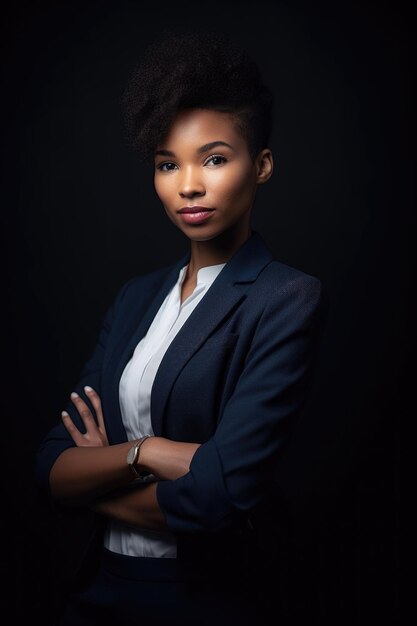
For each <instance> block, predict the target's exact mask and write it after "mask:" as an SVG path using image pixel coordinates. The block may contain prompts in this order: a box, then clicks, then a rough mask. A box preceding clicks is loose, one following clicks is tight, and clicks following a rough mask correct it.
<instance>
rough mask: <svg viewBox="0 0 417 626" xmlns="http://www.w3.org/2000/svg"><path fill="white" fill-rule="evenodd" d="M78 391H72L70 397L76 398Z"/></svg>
mask: <svg viewBox="0 0 417 626" xmlns="http://www.w3.org/2000/svg"><path fill="white" fill-rule="evenodd" d="M78 397H79V396H78V393H75V391H73V392H72V394H71V398H78Z"/></svg>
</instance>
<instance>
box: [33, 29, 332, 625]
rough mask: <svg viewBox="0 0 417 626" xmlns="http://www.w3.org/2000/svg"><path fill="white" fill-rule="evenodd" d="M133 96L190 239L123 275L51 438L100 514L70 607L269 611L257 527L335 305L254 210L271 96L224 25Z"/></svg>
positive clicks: (231, 616) (144, 616)
mask: <svg viewBox="0 0 417 626" xmlns="http://www.w3.org/2000/svg"><path fill="white" fill-rule="evenodd" d="M124 104H125V113H126V128H127V131H128V137H129V141H130V143H131V144H132V145H133V147H134V148H135V149H136V150H137V152H138V154H139V155H140V157H141V158H142V159H144V160H146V161H148V162H152V163H153V166H154V185H155V190H156V193H157V195H158V197H159V199H160V201H161V203H162V205H163V207H164V209H165V211H166V213H167V216H168V218H169V219H170V220H171V221H172V222H173V223H174V224H175V226H176V227H177V228H179V229H180V230H181V232H182V233H183V234H184V235H185V236H186V237H188V239H189V240H190V251H189V252H188V253H187V254H185V255H184V256H183V257H182V258H180V259H179V260H177V261H176V262H175V263H173V264H171V265H169V266H168V267H164V268H162V269H159V270H156V271H153V272H151V273H148V274H144V275H141V276H137V277H134V278H132V279H131V280H129V281H128V282H127V283H126V284H125V285H124V286H123V287H122V288H121V290H120V292H119V294H118V295H117V297H116V300H115V302H114V304H113V306H112V307H111V308H110V309H109V311H108V313H107V314H106V316H105V319H104V321H103V325H102V330H101V333H100V337H99V339H98V343H97V346H96V348H95V350H94V352H93V354H92V355H91V358H90V359H89V360H88V362H87V363H86V365H85V367H84V369H83V371H82V373H81V376H80V380H79V381H78V383H77V384H76V385H75V391H74V392H73V393H72V394H71V398H70V400H69V402H68V404H67V407H66V411H64V412H63V413H62V420H61V422H60V423H59V424H58V425H57V426H56V427H55V428H53V429H52V430H51V432H50V433H49V434H48V435H47V436H46V438H45V440H44V442H43V444H42V446H41V447H40V450H39V454H38V477H39V484H40V485H41V486H43V488H44V489H45V491H46V492H47V493H49V495H50V497H51V499H52V501H53V502H56V503H58V504H59V505H60V506H61V507H63V509H64V510H65V509H68V510H70V509H71V508H73V509H74V508H75V509H79V508H89V509H91V510H93V511H94V512H95V513H96V518H97V531H96V540H97V541H98V542H99V545H100V550H99V552H98V553H97V552H94V551H93V550H92V549H90V551H89V552H88V553H87V555H86V557H85V564H84V567H85V571H86V572H88V575H87V574H85V575H84V576H83V577H82V582H80V581H79V582H78V585H75V587H74V589H72V592H71V594H70V597H69V601H68V606H67V609H66V611H65V614H64V616H63V618H62V622H61V623H62V624H103V623H114V624H131V623H136V621H137V622H138V623H139V624H177V623H178V624H195V623H196V622H199V623H201V624H206V623H207V624H208V623H212V622H213V620H215V621H216V622H217V623H220V624H223V623H225V624H226V623H228V624H234V623H236V624H243V623H249V622H251V623H253V620H254V619H256V617H258V623H259V615H258V614H257V610H258V608H259V607H257V604H256V593H254V592H253V593H252V592H251V590H252V589H254V588H255V587H256V584H255V583H256V582H257V580H256V579H257V576H258V575H259V572H256V570H255V571H253V564H254V562H255V561H254V560H253V556H254V543H253V541H252V540H251V537H252V536H254V533H255V534H256V529H257V524H258V522H257V520H259V519H261V517H262V516H260V517H259V515H258V517H257V512H259V511H262V510H267V508H268V503H271V502H273V501H274V494H275V491H274V480H273V479H274V468H275V466H276V463H277V461H278V460H279V459H280V458H281V456H282V453H283V450H284V448H285V445H286V443H287V441H288V437H289V434H290V430H291V428H292V426H293V424H294V421H295V419H296V417H297V415H298V414H299V411H300V408H301V406H302V404H303V402H304V399H305V395H306V391H307V387H308V382H309V380H310V374H311V371H312V364H313V361H314V355H315V346H316V344H317V338H318V336H319V333H318V330H319V326H320V321H321V320H322V315H321V313H322V312H323V306H322V305H323V295H322V287H321V282H320V280H319V279H318V278H316V277H313V276H310V275H308V274H306V273H304V272H302V271H301V270H298V269H295V268H292V267H289V266H288V265H285V264H283V263H281V262H279V261H278V260H275V259H274V258H273V255H272V253H271V252H270V250H269V249H268V247H267V245H266V243H265V241H264V240H263V238H262V237H261V235H260V234H259V233H257V232H256V231H254V230H253V229H252V228H251V225H250V219H251V211H252V207H253V204H254V201H255V196H256V191H257V188H258V185H261V184H264V183H266V182H267V181H268V180H269V178H270V177H271V175H272V171H273V158H272V153H271V150H270V149H269V148H268V143H269V138H270V133H271V127H272V119H273V97H272V94H271V92H270V90H269V89H268V88H267V87H266V86H265V85H264V84H263V82H262V79H261V76H260V72H259V69H258V67H257V66H256V64H255V63H254V62H253V61H252V60H251V59H250V58H248V56H247V55H246V54H245V53H244V52H243V51H241V50H240V49H238V48H237V47H236V46H235V45H234V44H233V43H231V42H230V41H228V40H227V39H226V38H225V37H222V36H216V35H214V34H212V33H207V34H201V33H200V34H197V35H195V36H193V35H183V36H180V35H172V34H167V35H165V36H164V38H163V39H161V40H158V41H157V42H155V43H154V44H152V45H150V46H149V47H148V49H147V51H146V53H145V55H144V56H143V58H142V60H141V63H140V64H139V66H138V68H137V69H136V71H135V73H134V74H133V76H132V78H131V80H130V82H129V85H128V87H127V89H126V92H125V99H124ZM255 560H256V559H255ZM87 563H88V564H89V567H87V565H86V564H87ZM80 580H81V579H80Z"/></svg>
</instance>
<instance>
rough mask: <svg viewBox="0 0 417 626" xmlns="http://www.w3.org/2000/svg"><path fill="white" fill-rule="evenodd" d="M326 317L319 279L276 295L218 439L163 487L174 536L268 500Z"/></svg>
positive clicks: (227, 521)
mask: <svg viewBox="0 0 417 626" xmlns="http://www.w3.org/2000/svg"><path fill="white" fill-rule="evenodd" d="M326 312H327V297H325V296H324V293H323V286H322V283H321V281H320V280H319V279H318V278H316V277H314V276H310V275H307V274H303V276H302V277H297V278H295V279H293V280H292V281H290V283H289V284H286V285H285V286H284V287H282V288H278V289H277V288H275V290H274V289H271V294H270V298H269V301H268V304H267V306H266V307H265V309H264V311H263V313H262V316H261V318H260V320H259V322H258V324H257V327H256V331H255V333H254V336H253V341H252V344H251V347H250V350H249V352H248V354H247V357H246V359H245V363H244V367H243V370H242V373H241V375H240V377H239V379H238V381H237V383H236V386H235V389H234V391H233V393H232V395H231V396H230V398H229V399H228V401H227V403H226V404H225V407H224V410H223V413H222V415H221V416H220V421H219V423H218V426H217V429H216V431H215V433H214V435H213V436H212V437H211V438H210V439H209V440H208V441H207V442H205V443H204V444H203V445H201V446H200V447H199V448H198V449H197V451H196V452H195V454H194V457H193V459H192V462H191V464H190V470H189V472H188V473H187V474H185V475H184V476H182V477H181V478H179V479H176V480H172V481H161V482H159V483H158V485H157V499H158V503H159V506H160V508H161V509H162V511H163V513H164V515H165V518H166V522H167V525H168V527H169V529H170V530H172V531H173V532H178V533H182V532H192V533H199V532H219V531H222V530H226V529H228V528H230V527H231V526H232V525H233V524H234V520H235V519H236V516H239V515H242V513H243V514H244V513H247V512H249V511H250V510H251V509H252V508H253V507H255V506H256V505H257V504H259V503H260V502H261V501H262V500H263V498H264V497H265V495H266V494H267V491H268V486H270V474H271V471H272V469H273V467H274V463H276V461H277V460H278V459H279V458H280V456H281V454H282V452H283V450H284V447H285V444H286V442H287V440H288V438H289V433H290V428H289V427H290V426H292V425H293V423H294V420H295V417H296V416H297V415H298V414H299V411H300V408H301V406H302V404H303V402H304V399H305V396H306V391H307V387H308V382H309V379H310V374H311V372H312V366H313V363H314V360H315V354H316V346H317V343H318V341H317V340H318V338H319V336H320V334H321V333H320V330H321V329H322V325H323V321H324V318H325V314H326Z"/></svg>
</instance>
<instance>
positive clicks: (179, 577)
mask: <svg viewBox="0 0 417 626" xmlns="http://www.w3.org/2000/svg"><path fill="white" fill-rule="evenodd" d="M259 617H260V615H259V611H258V607H257V606H256V602H255V596H254V595H253V594H252V593H251V590H250V586H249V587H248V586H247V585H245V584H244V583H242V581H241V579H240V577H239V576H233V575H232V574H231V575H230V576H228V575H227V574H226V575H225V572H218V577H217V576H216V575H213V574H208V573H207V572H204V569H203V568H202V569H200V570H199V571H191V570H184V569H183V568H182V567H181V566H180V565H179V564H178V562H177V559H154V558H142V557H140V558H136V557H126V556H123V555H118V554H114V553H112V552H109V551H108V550H105V549H103V553H102V557H101V561H100V564H99V567H98V568H97V569H96V571H95V573H94V574H93V575H92V576H91V578H90V579H89V581H88V582H87V583H85V584H84V586H83V587H82V588H79V589H77V590H74V591H73V592H72V593H71V595H70V597H69V599H68V602H67V605H66V607H65V610H64V613H63V615H62V617H61V621H60V626H93V625H94V626H95V625H97V626H107V625H110V624H111V625H112V626H125V625H126V626H133V625H134V624H138V625H140V626H164V625H166V626H180V625H181V626H191V625H193V626H196V625H198V626H200V625H201V626H205V625H207V626H208V625H210V626H225V625H226V624H227V625H228V626H233V625H236V626H246V625H249V624H251V626H253V625H254V624H260V623H261V622H260V620H259Z"/></svg>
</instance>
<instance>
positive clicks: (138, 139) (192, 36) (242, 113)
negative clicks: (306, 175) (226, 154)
mask: <svg viewBox="0 0 417 626" xmlns="http://www.w3.org/2000/svg"><path fill="white" fill-rule="evenodd" d="M186 108H204V109H211V110H216V111H223V112H229V113H231V114H232V117H233V119H234V121H235V123H236V125H237V128H238V130H239V131H240V132H241V134H242V136H243V137H244V138H245V139H246V141H247V145H248V151H249V154H250V156H251V158H252V160H254V159H255V157H256V155H257V154H259V152H260V150H262V149H263V148H266V147H268V143H269V140H270V135H271V131H272V126H273V108H274V96H273V93H272V91H271V90H270V89H269V87H268V86H267V85H265V84H264V82H263V80H262V76H261V73H260V70H259V67H258V66H257V64H256V63H255V61H254V60H253V59H252V58H250V56H249V55H248V53H247V52H246V51H245V50H243V49H241V48H240V47H239V46H238V45H237V44H236V43H235V42H233V41H232V40H231V39H230V38H229V37H228V36H226V35H225V34H220V33H218V32H209V31H205V32H199V33H198V32H197V33H189V34H180V33H175V32H172V31H169V30H165V31H164V32H163V34H162V35H161V37H159V38H158V39H157V40H155V41H153V42H152V43H151V44H149V45H148V47H147V48H146V49H145V52H144V54H143V56H142V57H141V59H140V61H139V63H138V65H137V66H136V68H135V69H134V71H133V73H132V75H131V77H130V79H129V81H128V84H127V86H126V89H125V91H124V93H123V95H122V117H123V122H124V130H125V138H126V141H127V144H128V145H129V146H130V147H131V148H132V149H133V150H134V152H135V153H136V154H137V155H138V156H139V158H140V159H141V160H143V161H150V160H153V157H154V152H155V150H156V147H157V145H158V144H160V143H161V142H162V140H163V138H164V136H165V134H166V133H167V131H168V130H169V128H170V126H171V123H172V122H173V120H174V118H175V116H176V114H177V112H178V111H180V110H181V109H186Z"/></svg>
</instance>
